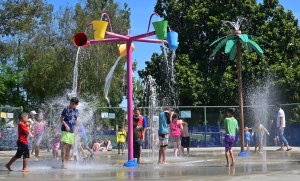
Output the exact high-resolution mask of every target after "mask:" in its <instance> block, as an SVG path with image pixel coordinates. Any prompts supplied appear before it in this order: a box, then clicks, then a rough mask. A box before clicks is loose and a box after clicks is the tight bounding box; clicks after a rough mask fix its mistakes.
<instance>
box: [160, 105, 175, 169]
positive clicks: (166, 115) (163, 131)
mask: <svg viewBox="0 0 300 181" xmlns="http://www.w3.org/2000/svg"><path fill="white" fill-rule="evenodd" d="M171 117H172V112H171V111H170V109H169V108H165V109H164V111H163V112H160V113H159V119H158V126H159V127H158V135H159V143H160V148H159V156H158V164H165V163H166V155H167V148H168V141H169V129H168V128H169V126H168V125H169V124H170V123H171V122H170V119H171Z"/></svg>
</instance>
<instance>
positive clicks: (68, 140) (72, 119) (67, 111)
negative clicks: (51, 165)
mask: <svg viewBox="0 0 300 181" xmlns="http://www.w3.org/2000/svg"><path fill="white" fill-rule="evenodd" d="M78 103H79V99H78V98H77V97H73V98H71V100H70V105H69V106H68V107H66V108H64V110H63V111H62V113H61V117H60V121H61V123H62V126H61V131H62V133H61V140H60V141H61V146H62V147H61V158H62V165H61V168H62V169H66V168H67V167H66V165H67V163H68V160H69V158H70V151H71V148H72V145H73V144H74V139H75V136H74V129H75V125H76V122H77V118H78V115H79V112H78V109H76V107H77V106H78Z"/></svg>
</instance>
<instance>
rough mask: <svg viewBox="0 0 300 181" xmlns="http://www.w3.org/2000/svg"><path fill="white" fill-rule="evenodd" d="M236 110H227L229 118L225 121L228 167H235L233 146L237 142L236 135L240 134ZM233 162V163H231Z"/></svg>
mask: <svg viewBox="0 0 300 181" xmlns="http://www.w3.org/2000/svg"><path fill="white" fill-rule="evenodd" d="M234 112H235V110H234V109H233V108H229V109H228V110H227V117H226V118H225V120H224V129H225V139H224V145H225V157H226V161H227V165H226V166H227V167H230V166H234V163H235V161H234V153H233V150H232V145H233V143H234V141H235V137H236V134H237V132H238V128H239V126H238V122H237V120H236V119H235V118H234ZM229 160H231V163H230V161H229Z"/></svg>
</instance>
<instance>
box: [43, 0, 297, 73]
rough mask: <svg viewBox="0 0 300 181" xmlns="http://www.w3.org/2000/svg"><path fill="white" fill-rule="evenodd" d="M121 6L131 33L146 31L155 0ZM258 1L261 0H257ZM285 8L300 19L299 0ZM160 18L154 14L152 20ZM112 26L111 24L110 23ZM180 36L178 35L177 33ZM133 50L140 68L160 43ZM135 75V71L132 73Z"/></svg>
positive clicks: (287, 1) (66, 0)
mask: <svg viewBox="0 0 300 181" xmlns="http://www.w3.org/2000/svg"><path fill="white" fill-rule="evenodd" d="M47 1H48V2H49V3H51V4H54V8H55V10H58V8H59V7H60V6H62V7H64V6H66V5H69V6H74V5H75V4H76V3H77V2H79V0H47ZM115 2H117V3H119V4H120V5H121V7H122V6H123V4H124V3H125V2H126V3H127V4H128V5H129V7H130V9H131V17H130V20H131V21H130V22H131V30H130V32H131V35H137V34H141V33H145V32H146V31H147V26H148V21H149V17H150V15H151V14H152V12H153V10H154V5H155V3H156V0H115ZM257 2H258V3H261V2H263V0H257ZM279 2H280V3H281V4H282V5H283V6H284V8H285V9H289V10H292V12H293V13H294V15H295V16H296V17H297V18H298V19H300V1H299V0H279ZM157 20H160V18H158V17H156V16H154V17H153V19H152V21H157ZM112 26H113V25H112ZM179 36H180V35H179ZM134 45H135V50H134V53H133V60H136V61H137V63H138V64H137V69H138V70H141V69H143V68H144V67H145V62H146V61H148V60H150V59H151V55H152V54H153V53H155V52H157V53H160V52H161V50H160V44H152V43H138V42H135V43H134ZM134 76H135V77H137V73H136V72H135V73H134Z"/></svg>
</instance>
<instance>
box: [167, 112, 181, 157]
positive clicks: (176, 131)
mask: <svg viewBox="0 0 300 181" xmlns="http://www.w3.org/2000/svg"><path fill="white" fill-rule="evenodd" d="M169 126H170V133H171V134H170V137H171V140H172V142H173V146H174V156H175V157H177V156H178V151H179V150H180V146H181V141H180V136H181V129H182V121H181V120H178V115H177V114H176V113H174V114H173V115H172V121H171V124H170V125H169Z"/></svg>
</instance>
